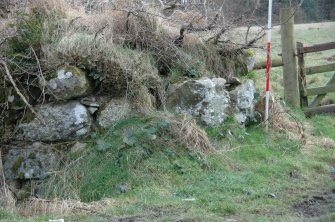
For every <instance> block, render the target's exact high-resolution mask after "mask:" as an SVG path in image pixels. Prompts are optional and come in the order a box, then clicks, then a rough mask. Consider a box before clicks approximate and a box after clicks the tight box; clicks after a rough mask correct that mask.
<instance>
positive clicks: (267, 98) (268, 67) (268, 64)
mask: <svg viewBox="0 0 335 222" xmlns="http://www.w3.org/2000/svg"><path fill="white" fill-rule="evenodd" d="M271 38H272V0H269V14H268V45H267V56H266V86H265V93H266V94H265V124H266V132H268V130H269V121H268V120H269V103H270V73H271Z"/></svg>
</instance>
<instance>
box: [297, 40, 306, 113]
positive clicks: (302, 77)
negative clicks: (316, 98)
mask: <svg viewBox="0 0 335 222" xmlns="http://www.w3.org/2000/svg"><path fill="white" fill-rule="evenodd" d="M297 54H298V65H299V90H300V106H301V108H304V107H308V98H307V92H306V69H305V55H304V44H303V43H301V42H297Z"/></svg>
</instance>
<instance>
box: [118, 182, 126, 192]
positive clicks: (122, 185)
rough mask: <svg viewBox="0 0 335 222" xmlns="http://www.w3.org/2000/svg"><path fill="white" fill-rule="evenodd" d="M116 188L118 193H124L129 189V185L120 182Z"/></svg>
mask: <svg viewBox="0 0 335 222" xmlns="http://www.w3.org/2000/svg"><path fill="white" fill-rule="evenodd" d="M117 190H118V192H119V193H126V192H128V190H129V187H128V185H127V184H121V185H119V186H118V187H117Z"/></svg>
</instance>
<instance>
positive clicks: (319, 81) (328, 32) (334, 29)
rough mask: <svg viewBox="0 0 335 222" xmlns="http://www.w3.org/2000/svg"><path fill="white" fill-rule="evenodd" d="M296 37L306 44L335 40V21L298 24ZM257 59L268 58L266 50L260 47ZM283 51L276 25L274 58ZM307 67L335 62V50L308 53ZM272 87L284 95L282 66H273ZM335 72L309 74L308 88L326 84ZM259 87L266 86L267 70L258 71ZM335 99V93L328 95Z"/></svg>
mask: <svg viewBox="0 0 335 222" xmlns="http://www.w3.org/2000/svg"><path fill="white" fill-rule="evenodd" d="M294 37H295V41H296V42H302V43H303V44H304V46H311V45H315V44H321V43H327V42H334V41H335V22H326V23H310V24H297V25H295V26H294ZM266 41H267V40H266V37H264V39H263V41H261V43H260V44H261V45H262V46H265V44H266ZM256 51H257V60H258V61H263V60H265V59H266V50H265V49H264V50H262V49H258V50H256ZM279 53H281V36H280V27H278V26H275V27H274V29H273V39H272V53H271V55H272V58H273V59H275V58H280V57H279V56H278V54H279ZM305 58H306V60H305V61H306V64H305V66H306V67H311V66H317V65H326V64H329V63H335V50H328V51H322V52H316V53H309V54H306V57H305ZM271 72H272V74H271V87H272V90H273V92H274V93H275V95H278V96H281V97H283V96H284V90H283V77H282V67H278V68H272V70H271ZM334 73H335V71H333V72H327V73H320V74H314V75H310V76H307V86H308V88H313V87H318V86H324V85H325V83H326V82H327V81H328V80H329V79H330V77H331V76H332V75H333V74H334ZM257 81H258V85H257V87H258V88H259V89H260V90H264V88H265V70H260V71H257ZM328 97H329V98H332V99H333V101H335V93H331V94H329V95H328Z"/></svg>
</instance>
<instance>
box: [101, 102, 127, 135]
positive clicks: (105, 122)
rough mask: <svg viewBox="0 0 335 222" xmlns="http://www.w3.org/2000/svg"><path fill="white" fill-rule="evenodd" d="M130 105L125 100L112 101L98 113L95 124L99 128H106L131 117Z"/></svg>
mask: <svg viewBox="0 0 335 222" xmlns="http://www.w3.org/2000/svg"><path fill="white" fill-rule="evenodd" d="M131 111H132V108H131V105H130V104H129V102H128V101H127V100H126V99H112V100H110V101H109V102H108V103H107V104H106V105H105V106H104V107H102V109H101V110H100V111H99V112H98V118H97V123H98V126H99V127H101V128H104V129H106V128H108V127H111V126H113V125H115V124H116V123H117V122H118V121H120V120H123V119H126V118H127V117H130V115H131Z"/></svg>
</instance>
